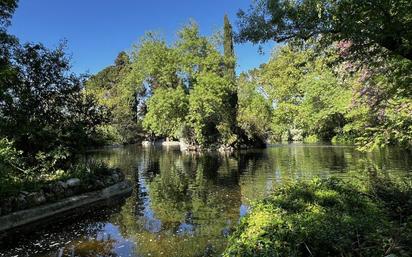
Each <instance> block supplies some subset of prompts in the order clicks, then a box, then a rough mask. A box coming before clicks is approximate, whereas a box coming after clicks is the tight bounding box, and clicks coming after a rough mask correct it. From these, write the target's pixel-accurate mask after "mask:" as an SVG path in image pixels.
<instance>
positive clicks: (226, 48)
mask: <svg viewBox="0 0 412 257" xmlns="http://www.w3.org/2000/svg"><path fill="white" fill-rule="evenodd" d="M223 30H224V38H223V52H224V53H223V54H224V56H225V61H226V70H227V75H228V76H229V77H232V78H233V79H234V78H235V77H236V72H235V64H236V63H235V62H236V57H235V48H234V47H233V31H232V25H231V24H230V21H229V18H228V17H227V15H225V17H224V26H223Z"/></svg>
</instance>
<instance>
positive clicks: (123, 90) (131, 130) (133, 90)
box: [86, 51, 142, 144]
mask: <svg viewBox="0 0 412 257" xmlns="http://www.w3.org/2000/svg"><path fill="white" fill-rule="evenodd" d="M131 66H132V64H131V61H130V58H129V56H128V54H127V53H125V52H123V51H122V52H120V53H119V54H118V56H117V58H116V60H115V63H114V65H111V66H109V67H106V68H105V69H103V70H102V71H100V72H98V73H97V74H96V75H94V76H92V77H91V78H90V79H89V80H88V81H87V83H86V92H87V93H88V94H90V95H93V96H95V97H96V98H97V99H98V101H99V103H100V104H101V105H104V106H106V107H107V108H108V109H110V111H111V117H110V122H109V124H106V125H104V126H102V127H99V131H100V132H101V133H100V135H101V139H100V140H101V141H102V142H103V143H106V144H111V143H117V144H119V143H131V142H135V141H137V139H138V138H139V133H141V132H142V128H141V124H140V117H139V113H138V110H137V105H138V101H139V100H140V99H139V97H138V94H139V92H141V86H140V85H139V86H138V85H135V84H133V83H129V81H128V76H130V73H131V70H132V67H131Z"/></svg>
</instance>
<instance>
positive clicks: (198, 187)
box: [119, 152, 241, 256]
mask: <svg viewBox="0 0 412 257" xmlns="http://www.w3.org/2000/svg"><path fill="white" fill-rule="evenodd" d="M146 157H148V156H145V157H144V158H146ZM150 159H151V160H150V163H151V164H149V162H147V166H146V167H140V168H141V169H142V171H143V172H141V173H140V175H141V176H144V177H145V178H146V179H145V183H146V186H147V188H148V194H149V197H150V203H151V210H152V211H153V213H154V216H155V218H156V219H158V220H159V221H160V222H161V230H160V231H159V232H153V231H148V230H147V229H145V228H144V224H143V223H144V222H145V220H144V219H143V218H141V217H140V218H139V217H136V216H134V215H133V211H131V210H130V209H129V210H127V208H134V207H133V203H132V202H129V201H128V203H126V205H125V206H124V208H123V210H122V212H121V214H119V217H121V220H119V222H120V223H123V224H122V226H121V230H122V234H123V235H124V236H126V237H132V238H133V239H134V240H135V241H136V242H137V244H138V246H137V247H136V249H137V251H138V252H139V254H147V253H151V254H152V256H160V255H163V256H194V255H195V256H196V254H197V253H198V254H199V256H203V255H204V254H213V253H216V254H217V253H220V252H221V251H222V250H223V248H224V246H225V239H224V237H225V235H226V234H227V232H228V231H229V230H230V229H231V227H232V226H233V225H235V224H236V223H237V221H238V219H239V206H240V204H241V202H240V188H239V186H238V183H237V181H238V174H237V172H233V171H237V167H233V166H232V169H228V167H226V166H224V165H222V163H225V164H226V163H228V161H229V160H228V159H225V160H223V161H222V157H219V156H213V155H204V156H200V157H199V156H190V155H182V154H181V153H179V152H169V153H162V154H160V155H157V156H156V155H150ZM231 161H232V162H234V163H236V161H235V160H234V159H232V160H231ZM144 162H145V161H143V163H144ZM156 162H157V163H158V164H156ZM156 166H157V167H159V170H158V171H156V170H153V167H156ZM231 172H233V173H231ZM138 198H139V197H138V195H135V196H134V199H133V200H134V202H135V203H136V201H138Z"/></svg>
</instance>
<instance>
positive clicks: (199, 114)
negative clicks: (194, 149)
mask: <svg viewBox="0 0 412 257" xmlns="http://www.w3.org/2000/svg"><path fill="white" fill-rule="evenodd" d="M232 87H233V85H232V83H231V81H230V80H227V79H226V78H224V77H221V76H219V75H217V74H214V73H201V74H199V75H198V76H197V83H196V86H195V88H194V89H193V91H192V92H191V94H190V96H189V117H188V120H189V122H190V124H191V125H192V127H193V130H194V133H195V138H196V140H197V142H198V143H199V144H200V145H202V146H203V145H210V144H213V143H216V142H220V143H222V144H227V145H231V144H233V143H234V142H235V141H236V135H234V134H233V133H231V130H230V126H231V124H230V122H231V120H232V117H231V116H230V112H229V111H228V109H230V103H229V102H228V100H229V99H230V98H229V95H230V93H231V92H233V89H232Z"/></svg>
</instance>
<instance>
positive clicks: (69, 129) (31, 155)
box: [0, 44, 107, 166]
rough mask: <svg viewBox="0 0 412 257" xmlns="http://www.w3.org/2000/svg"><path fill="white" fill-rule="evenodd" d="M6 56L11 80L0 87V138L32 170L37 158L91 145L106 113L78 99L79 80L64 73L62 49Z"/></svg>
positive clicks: (35, 48) (23, 49)
mask: <svg viewBox="0 0 412 257" xmlns="http://www.w3.org/2000/svg"><path fill="white" fill-rule="evenodd" d="M12 57H13V62H12V63H13V65H12V66H11V67H12V70H13V73H12V74H13V75H10V77H9V78H8V79H7V80H6V82H7V83H3V84H2V85H1V88H0V92H1V93H0V96H1V99H0V134H1V135H2V136H4V137H7V138H9V139H11V140H13V141H14V144H15V146H16V148H17V149H19V150H22V151H23V155H24V156H25V157H26V161H28V162H29V163H31V164H34V165H36V164H38V162H37V160H36V159H37V157H36V155H37V154H38V153H42V152H43V153H50V154H52V155H54V154H53V153H54V152H56V153H57V152H62V151H63V152H68V154H69V155H71V156H73V155H74V154H75V153H77V152H79V151H81V150H82V149H85V148H86V147H90V145H93V144H94V136H95V128H96V126H98V125H100V124H102V123H104V122H105V120H106V117H107V116H106V115H107V112H106V110H105V109H104V108H103V107H102V106H100V105H98V104H97V103H96V100H95V99H94V98H92V97H90V96H86V95H84V93H83V78H82V77H78V76H76V75H74V74H70V73H69V67H70V64H69V61H68V59H67V58H66V56H65V54H64V51H63V46H60V47H59V48H57V49H55V50H49V49H46V48H45V47H44V46H42V45H40V44H36V45H33V44H26V45H24V46H19V47H17V49H16V51H15V52H14V53H13V56H12ZM57 155H60V154H57ZM61 160H62V159H61ZM64 162H65V161H62V162H56V165H57V166H59V165H63V164H64Z"/></svg>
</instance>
